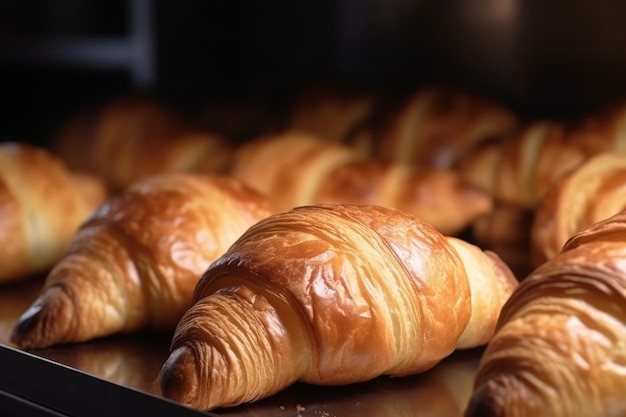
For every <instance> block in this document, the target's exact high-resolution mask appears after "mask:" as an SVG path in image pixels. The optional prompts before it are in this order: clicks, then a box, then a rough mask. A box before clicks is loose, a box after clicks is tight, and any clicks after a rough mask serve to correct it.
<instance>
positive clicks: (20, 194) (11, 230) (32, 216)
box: [0, 142, 106, 283]
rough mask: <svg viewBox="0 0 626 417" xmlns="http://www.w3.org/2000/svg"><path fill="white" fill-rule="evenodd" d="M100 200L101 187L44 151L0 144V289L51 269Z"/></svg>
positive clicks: (17, 145)
mask: <svg viewBox="0 0 626 417" xmlns="http://www.w3.org/2000/svg"><path fill="white" fill-rule="evenodd" d="M105 197H106V191H105V186H104V184H103V183H102V182H100V181H98V180H97V179H96V178H93V177H90V176H88V175H87V174H78V173H74V172H71V171H70V170H69V169H68V168H67V166H66V165H65V164H64V163H63V162H62V161H61V160H59V159H58V158H57V157H56V156H54V155H52V154H51V153H50V152H49V151H47V150H46V149H44V148H41V147H37V146H33V145H28V144H25V143H17V142H5V143H2V144H0V263H1V264H2V268H0V283H4V282H8V281H14V280H19V279H24V278H27V277H29V276H32V275H33V274H37V273H42V272H45V271H47V270H48V269H49V268H51V267H52V265H54V263H55V262H57V261H58V260H59V259H60V258H61V257H62V256H63V252H64V251H65V249H67V246H68V245H69V242H70V239H71V238H72V235H73V234H74V232H75V231H76V230H77V229H78V227H79V226H80V224H81V223H82V222H83V221H84V220H85V219H86V218H87V217H88V216H89V215H90V214H91V213H92V211H94V210H95V209H96V208H97V206H98V205H99V204H100V203H101V202H102V201H103V200H104V199H105ZM44 208H45V209H44Z"/></svg>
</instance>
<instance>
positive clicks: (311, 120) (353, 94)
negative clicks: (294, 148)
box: [286, 85, 377, 143]
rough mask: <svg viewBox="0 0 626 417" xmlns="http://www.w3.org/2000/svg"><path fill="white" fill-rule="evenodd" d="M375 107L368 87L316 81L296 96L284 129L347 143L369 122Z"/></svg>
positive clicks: (375, 102)
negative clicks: (362, 89)
mask: <svg viewBox="0 0 626 417" xmlns="http://www.w3.org/2000/svg"><path fill="white" fill-rule="evenodd" d="M376 107H377V99H376V97H375V95H374V94H371V93H369V92H367V91H358V90H352V89H347V88H338V87H336V88H333V87H331V86H328V87H326V86H321V87H320V86H317V85H316V86H314V87H311V88H308V89H306V90H304V91H302V92H301V93H300V94H298V96H297V97H296V98H295V102H294V105H293V108H292V110H291V112H290V113H289V116H288V119H287V121H286V129H287V130H297V131H301V132H307V133H309V134H311V135H314V136H317V137H319V138H320V139H323V140H330V141H334V142H344V143H347V142H348V141H349V138H350V137H351V135H352V134H354V133H355V132H356V130H357V129H359V128H360V127H361V126H362V125H363V124H365V123H366V122H368V120H369V119H370V118H371V117H372V114H373V113H374V112H375V110H376Z"/></svg>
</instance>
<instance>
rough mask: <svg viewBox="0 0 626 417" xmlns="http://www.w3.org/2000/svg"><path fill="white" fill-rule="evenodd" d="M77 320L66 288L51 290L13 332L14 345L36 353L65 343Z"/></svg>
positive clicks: (33, 305)
mask: <svg viewBox="0 0 626 417" xmlns="http://www.w3.org/2000/svg"><path fill="white" fill-rule="evenodd" d="M73 317H75V310H74V304H73V302H72V300H71V299H70V297H69V296H68V294H67V293H66V292H65V291H64V290H63V288H62V287H59V286H52V287H49V288H48V289H47V290H46V291H45V292H43V293H42V294H41V295H40V296H39V298H37V300H35V302H34V303H33V304H32V305H31V306H30V307H29V308H28V310H26V311H25V312H24V313H23V314H22V316H21V317H20V318H19V319H18V321H17V323H16V324H15V326H14V327H13V330H12V332H11V339H10V340H11V343H13V344H15V345H16V346H18V347H20V348H24V349H33V348H35V349H36V348H44V347H48V346H50V345H52V344H55V343H58V342H59V341H65V340H67V338H66V335H67V334H68V333H69V332H70V329H71V323H72V321H73Z"/></svg>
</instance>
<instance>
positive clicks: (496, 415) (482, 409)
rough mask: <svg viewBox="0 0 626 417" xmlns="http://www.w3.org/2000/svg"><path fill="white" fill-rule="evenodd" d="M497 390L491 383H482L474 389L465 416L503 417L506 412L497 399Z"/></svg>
mask: <svg viewBox="0 0 626 417" xmlns="http://www.w3.org/2000/svg"><path fill="white" fill-rule="evenodd" d="M495 398H496V397H495V392H494V391H493V390H492V389H490V388H489V385H481V386H479V387H477V388H476V389H475V390H474V393H473V394H472V396H471V398H470V401H469V404H468V406H467V409H466V410H465V414H464V417H503V416H504V415H505V414H504V413H503V412H502V410H501V409H500V408H499V407H498V405H497V403H496V401H495Z"/></svg>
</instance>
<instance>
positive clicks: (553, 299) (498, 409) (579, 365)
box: [466, 211, 626, 417]
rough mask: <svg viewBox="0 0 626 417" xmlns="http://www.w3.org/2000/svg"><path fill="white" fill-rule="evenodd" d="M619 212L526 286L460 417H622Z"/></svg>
mask: <svg viewBox="0 0 626 417" xmlns="http://www.w3.org/2000/svg"><path fill="white" fill-rule="evenodd" d="M625 233H626V212H624V211H622V212H620V213H618V214H616V215H614V216H613V217H610V218H608V219H605V220H602V221H601V222H599V223H596V224H594V225H592V226H590V227H589V228H587V229H585V230H583V231H581V232H579V233H577V234H576V235H574V236H573V237H572V238H571V239H570V240H569V241H568V242H567V243H566V244H565V246H564V247H563V249H562V251H561V252H560V253H559V254H557V255H556V256H555V257H553V258H552V259H550V260H548V261H547V262H545V263H544V264H542V265H541V266H540V267H538V268H537V269H535V270H534V271H533V272H532V273H531V274H530V275H529V276H528V277H526V278H524V279H523V280H522V282H521V284H520V285H519V287H518V288H517V289H516V290H515V292H514V293H513V295H512V296H511V297H510V299H509V300H508V301H507V303H506V304H505V306H504V307H503V309H502V314H501V316H500V319H499V322H498V327H497V330H496V334H495V335H494V337H493V339H492V340H491V341H490V342H489V343H488V345H487V348H486V350H485V351H484V354H483V356H482V358H481V361H480V364H479V367H478V370H477V375H476V380H475V385H474V388H473V392H472V396H471V400H470V403H469V405H468V408H467V412H466V415H467V416H468V417H469V416H481V417H482V416H516V417H522V416H533V417H541V416H551V417H558V416H568V417H569V416H577V417H586V416H590V417H591V416H623V415H624V414H625V413H626V399H625V397H624V392H625V390H626V376H625V374H624V366H623V365H624V363H625V362H626V350H625V349H624V344H625V343H626V342H625V336H624V335H626V308H625V306H626V264H625V263H624V258H625V257H626V244H625V241H624V236H626V235H625Z"/></svg>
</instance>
